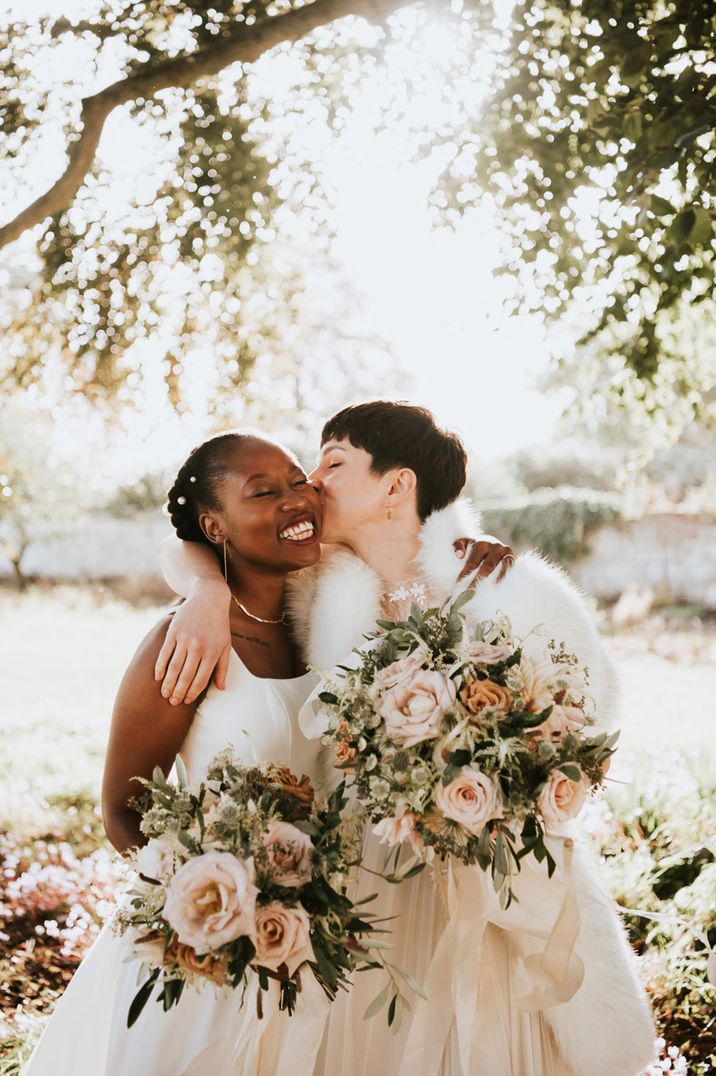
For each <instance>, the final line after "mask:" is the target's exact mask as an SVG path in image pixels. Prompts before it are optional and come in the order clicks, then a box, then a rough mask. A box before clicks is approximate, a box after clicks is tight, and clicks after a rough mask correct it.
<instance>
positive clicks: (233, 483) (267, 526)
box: [201, 437, 322, 572]
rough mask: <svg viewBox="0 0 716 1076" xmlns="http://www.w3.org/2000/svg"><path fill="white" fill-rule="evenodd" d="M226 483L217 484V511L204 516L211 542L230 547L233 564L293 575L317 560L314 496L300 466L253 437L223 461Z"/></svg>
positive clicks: (316, 501) (318, 513)
mask: <svg viewBox="0 0 716 1076" xmlns="http://www.w3.org/2000/svg"><path fill="white" fill-rule="evenodd" d="M225 467H226V477H225V478H222V479H221V480H220V481H219V482H218V483H217V484H216V489H215V492H216V497H217V499H218V501H219V503H220V505H221V508H220V510H218V511H211V512H204V513H203V514H202V515H201V525H202V528H203V530H204V533H205V534H206V535H207V536H208V537H209V539H210V540H211V541H213V542H214V543H216V544H221V542H223V539H224V538H226V540H227V542H229V543H230V552H231V555H232V563H233V565H234V567H235V569H236V570H237V571H238V572H240V571H241V566H242V563H243V564H244V565H247V566H250V567H251V568H252V569H254V570H255V569H257V568H259V569H269V570H271V571H278V572H291V571H297V570H298V569H300V568H305V567H307V566H308V565H311V564H315V563H316V561H317V560H318V559H319V557H320V555H321V551H320V545H319V541H320V538H321V522H322V512H321V504H320V499H319V496H318V493H317V492H316V490H315V489H314V488H313V487H312V486H311V484H310V483H309V482H308V479H307V478H306V475H305V473H304V471H303V469H302V468H301V467H300V465H299V464H298V462H297V461H296V460H295V459H294V458H293V457H292V456H290V455H288V453H286V452H284V450H283V449H282V448H279V446H278V445H275V444H273V442H271V441H264V440H263V439H262V438H259V437H251V438H246V439H244V440H242V441H241V442H240V443H238V444H237V445H236V446H235V447H234V448H233V449H232V450H231V451H230V452H229V453H228V455H227V457H226V461H225Z"/></svg>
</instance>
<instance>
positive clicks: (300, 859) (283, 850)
mask: <svg viewBox="0 0 716 1076" xmlns="http://www.w3.org/2000/svg"><path fill="white" fill-rule="evenodd" d="M264 847H265V848H266V851H267V852H268V857H269V863H270V865H271V868H272V873H273V880H274V882H275V883H276V885H285V886H288V887H290V888H294V887H298V886H302V885H305V884H306V882H310V880H311V856H312V855H313V841H312V840H311V838H310V837H309V836H308V834H306V833H302V832H301V830H300V829H297V828H296V826H292V825H291V823H290V822H278V821H274V822H270V823H269V826H268V829H267V830H266V836H265V837H264Z"/></svg>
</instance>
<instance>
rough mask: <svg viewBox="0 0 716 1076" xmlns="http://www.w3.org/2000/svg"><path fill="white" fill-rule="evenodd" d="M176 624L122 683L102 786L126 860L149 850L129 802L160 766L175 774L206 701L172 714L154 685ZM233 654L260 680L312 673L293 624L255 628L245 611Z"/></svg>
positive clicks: (111, 831) (161, 631) (109, 824)
mask: <svg viewBox="0 0 716 1076" xmlns="http://www.w3.org/2000/svg"><path fill="white" fill-rule="evenodd" d="M170 623H171V615H169V616H166V617H164V618H163V619H162V620H160V621H159V623H158V624H155V626H154V627H153V628H152V629H151V631H149V633H148V634H147V635H146V636H145V638H144V639H143V640H142V642H141V643H140V644H139V647H138V648H137V651H136V653H135V654H134V657H133V658H132V660H131V662H130V663H129V666H128V668H127V671H126V672H125V674H124V676H123V678H122V682H121V684H120V685H119V690H118V692H117V697H116V699H115V703H114V710H113V712H112V724H111V727H110V733H109V743H108V745H107V756H106V759H105V766H104V776H103V779H102V817H103V819H104V826H105V831H106V833H107V836H108V838H109V840H110V841H111V843H112V844H113V845H114V847H115V848H116V849H117V851H118V852H122V853H124V852H126V851H127V850H128V849H129V848H133V847H136V846H141V845H142V844H145V843H146V839H145V837H144V836H143V835H142V834H141V833H140V830H139V815H138V814H137V812H136V811H135V810H133V809H132V808H131V807H130V806H129V800H131V799H133V798H135V797H138V796H141V795H142V793H143V792H144V787H143V785H142V784H141V783H140V782H139V781H137V780H135V778H137V777H145V778H146V777H151V776H152V773H153V771H154V767H155V766H161V768H162V770H163V771H164V774H165V776H166V774H168V773H169V771H170V770H171V768H172V766H173V765H174V760H175V759H176V756H177V754H178V752H179V749H180V748H181V745H182V743H183V742H184V740H185V738H186V735H187V733H188V732H189V729H190V727H191V723H192V721H193V719H194V714H195V712H196V709H197V707H198V705H199V703H200V702H201V699H202V698H203V694H202V695H200V696H199V698H197V699H196V700H195V701H194V702H193V703H189V704H187V705H185V704H183V703H180V704H179V705H178V706H172V705H171V704H170V703H169V700H168V699H165V698H163V697H162V694H161V686H162V685H161V683H159V682H158V681H157V680H155V679H154V667H155V664H156V660H157V656H158V654H159V651H160V650H161V648H162V646H163V644H164V640H165V637H166V633H167V629H168V627H169V625H170ZM231 633H232V634H231V642H232V647H233V649H234V650H235V651H236V653H237V654H238V655H239V657H240V658H241V660H242V661H243V663H244V665H245V666H246V668H247V669H248V670H249V672H250V673H252V675H253V676H258V677H262V678H263V677H276V678H289V677H292V676H299V675H301V673H303V672H305V666H304V665H303V664H302V662H301V661H300V658H299V657H298V653H297V650H296V646H295V643H294V641H293V639H292V638H291V635H290V633H289V630H288V628H287V626H286V625H285V624H262V623H259V622H258V621H252V620H251V619H249V618H248V617H246V616H245V615H244V614H243V613H242V612H241V611H240V610H238V609H237V611H236V615H234V614H233V613H232V616H231Z"/></svg>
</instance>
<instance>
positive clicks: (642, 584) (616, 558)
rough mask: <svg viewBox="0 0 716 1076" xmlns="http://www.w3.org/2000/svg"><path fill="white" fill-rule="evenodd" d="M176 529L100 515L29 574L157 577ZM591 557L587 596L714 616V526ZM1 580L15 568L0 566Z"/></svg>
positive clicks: (644, 529)
mask: <svg viewBox="0 0 716 1076" xmlns="http://www.w3.org/2000/svg"><path fill="white" fill-rule="evenodd" d="M170 533H171V527H170V524H169V522H168V520H166V519H165V518H164V516H163V515H162V514H161V513H160V512H146V513H142V514H140V515H136V516H133V517H131V518H128V519H117V518H115V517H113V516H108V515H97V516H94V517H92V518H91V519H89V520H87V521H86V522H85V523H83V524H81V525H80V526H79V527H78V528H77V530H75V531H73V532H72V533H69V534H65V535H62V536H59V537H57V538H54V539H52V540H51V541H46V542H38V543H37V544H36V545H34V546H32V547H31V548H30V549H29V550H28V552H27V554H26V557H25V560H24V562H23V569H24V571H25V572H26V573H27V574H31V575H38V576H41V577H43V578H50V579H67V580H84V579H86V580H90V579H108V578H114V577H117V576H158V573H159V561H158V555H157V550H158V548H159V544H160V542H161V541H162V539H163V538H164V537H166V535H168V534H170ZM590 544H591V552H590V553H589V554H588V556H586V557H582V558H581V559H580V560H579V561H577V562H576V563H575V564H572V565H571V566H570V567H569V572H570V575H571V576H572V577H573V578H574V579H575V581H576V582H577V583H579V585H580V586H581V587H582V588H583V589H584V590H586V591H587V592H588V593H589V594H593V595H594V596H595V597H597V598H600V599H603V600H607V601H613V600H615V599H617V598H618V597H619V595H620V594H622V593H623V591H625V590H626V589H627V588H629V587H632V588H633V587H637V588H639V589H643V588H647V587H649V588H651V589H652V590H653V591H654V592H655V595H656V596H657V597H658V598H664V599H668V600H673V601H683V602H689V603H694V604H697V605H702V606H706V607H707V608H709V609H714V610H716V519H715V518H713V517H710V516H696V515H680V514H677V513H669V514H666V513H665V514H658V515H657V514H655V515H648V516H644V517H643V518H642V519H635V520H629V521H626V522H623V523H619V524H617V525H615V526H609V527H603V528H601V529H600V530H599V531H596V532H595V533H594V534H593V535H592V537H591V539H590ZM0 575H10V566H9V564H8V563H7V562H6V561H5V562H2V561H0Z"/></svg>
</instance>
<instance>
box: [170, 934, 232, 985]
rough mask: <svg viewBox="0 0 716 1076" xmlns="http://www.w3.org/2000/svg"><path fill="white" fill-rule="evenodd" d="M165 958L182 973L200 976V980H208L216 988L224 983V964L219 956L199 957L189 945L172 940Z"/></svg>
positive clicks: (205, 955) (207, 954) (207, 955)
mask: <svg viewBox="0 0 716 1076" xmlns="http://www.w3.org/2000/svg"><path fill="white" fill-rule="evenodd" d="M167 956H169V957H171V958H173V960H174V961H175V962H176V963H177V964H178V965H179V967H180V968H183V969H184V971H188V972H189V973H190V974H192V975H200V976H201V977H202V979H208V980H209V981H210V982H212V983H216V985H217V986H222V985H223V983H224V982H225V981H226V964H225V963H224V961H223V959H222V958H221V957H220V956H213V955H212V954H210V953H204V954H203V955H201V956H200V955H199V953H197V952H196V951H195V950H194V949H192V947H191V946H190V945H184V943H183V942H180V941H177V940H176V938H174V939H172V942H171V944H170V946H169V949H168V951H167Z"/></svg>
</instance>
